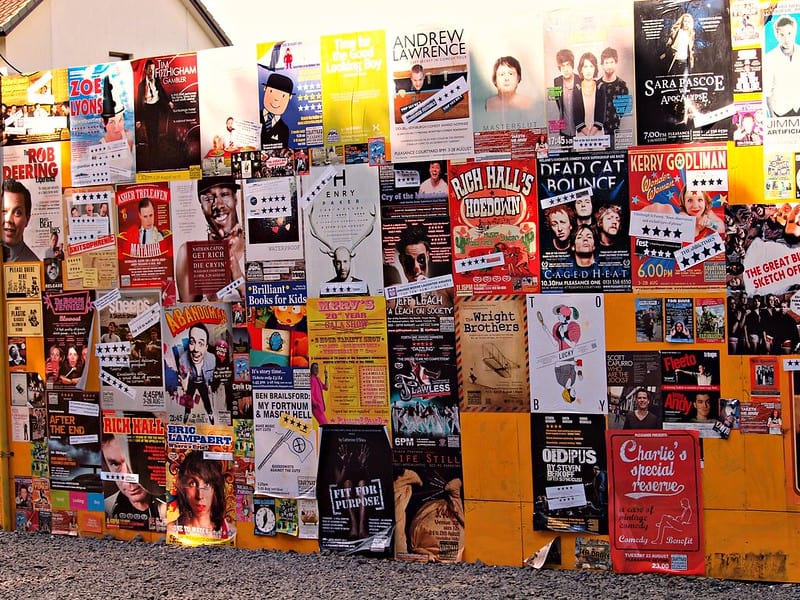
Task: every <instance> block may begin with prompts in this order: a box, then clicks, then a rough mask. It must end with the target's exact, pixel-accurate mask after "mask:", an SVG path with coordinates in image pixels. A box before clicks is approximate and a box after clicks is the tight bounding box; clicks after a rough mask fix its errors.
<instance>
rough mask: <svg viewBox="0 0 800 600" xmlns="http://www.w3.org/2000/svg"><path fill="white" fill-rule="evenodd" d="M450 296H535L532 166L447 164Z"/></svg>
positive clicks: (521, 162)
mask: <svg viewBox="0 0 800 600" xmlns="http://www.w3.org/2000/svg"><path fill="white" fill-rule="evenodd" d="M449 183H450V225H451V231H452V238H453V282H454V283H455V288H456V296H472V295H493V294H526V293H535V292H538V291H539V283H540V282H539V260H538V258H539V257H538V238H539V235H540V229H539V225H538V219H537V207H536V161H535V160H534V159H532V158H530V159H526V160H511V161H491V162H481V163H465V164H460V165H457V164H451V165H450V173H449Z"/></svg>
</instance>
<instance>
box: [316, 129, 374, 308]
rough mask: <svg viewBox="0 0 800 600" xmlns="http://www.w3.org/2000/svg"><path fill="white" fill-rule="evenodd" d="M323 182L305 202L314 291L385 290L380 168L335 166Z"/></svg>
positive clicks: (328, 293) (332, 293)
mask: <svg viewBox="0 0 800 600" xmlns="http://www.w3.org/2000/svg"><path fill="white" fill-rule="evenodd" d="M326 123H327V120H326ZM317 186H318V187H317V193H316V194H315V195H309V196H308V198H309V200H310V203H309V204H307V205H306V206H305V207H304V208H303V227H304V231H303V239H304V248H305V256H306V275H307V282H308V295H309V297H314V298H319V297H321V296H370V295H377V294H381V293H383V276H382V271H381V215H380V205H379V192H378V189H379V188H378V179H377V173H376V171H375V170H374V169H371V168H370V167H369V166H368V165H348V166H345V167H335V168H334V171H333V174H332V176H331V177H328V178H324V179H323V180H322V181H321V182H320V183H318V184H317Z"/></svg>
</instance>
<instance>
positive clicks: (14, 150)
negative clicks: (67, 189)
mask: <svg viewBox="0 0 800 600" xmlns="http://www.w3.org/2000/svg"><path fill="white" fill-rule="evenodd" d="M66 145H67V144H66V143H61V142H48V143H42V144H30V145H26V146H9V147H5V148H3V165H2V167H3V179H4V180H5V183H4V186H3V189H4V190H5V192H4V195H5V197H4V201H3V207H4V210H5V211H10V210H11V209H12V207H13V208H19V212H20V213H21V214H20V216H19V217H17V218H15V219H14V220H13V224H12V221H9V223H8V224H7V225H5V226H4V229H5V230H4V232H3V261H4V262H22V261H33V260H43V259H46V258H47V255H48V250H50V252H51V253H52V252H53V235H55V236H56V239H57V240H58V243H61V244H63V241H64V239H63V234H62V230H61V228H62V216H61V186H62V169H63V168H64V166H63V162H62V151H66ZM65 158H66V157H65ZM67 164H69V162H68V161H67ZM12 179H13V180H15V181H14V182H12V181H11V180H12Z"/></svg>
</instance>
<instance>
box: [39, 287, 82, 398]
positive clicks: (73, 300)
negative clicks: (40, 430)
mask: <svg viewBox="0 0 800 600" xmlns="http://www.w3.org/2000/svg"><path fill="white" fill-rule="evenodd" d="M93 301H94V292H92V291H82V292H62V293H52V294H45V295H44V331H45V332H46V335H45V336H44V348H45V356H44V361H45V367H44V371H45V377H46V380H47V389H48V390H51V389H75V388H77V389H81V390H82V389H84V388H85V386H86V377H87V375H88V372H89V368H88V364H87V363H88V361H89V360H91V354H90V352H89V342H90V341H91V339H92V330H93V327H94V311H93V310H92V302H93Z"/></svg>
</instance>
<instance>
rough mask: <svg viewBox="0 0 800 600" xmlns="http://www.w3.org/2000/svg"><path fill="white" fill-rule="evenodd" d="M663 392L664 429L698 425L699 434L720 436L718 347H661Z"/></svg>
mask: <svg viewBox="0 0 800 600" xmlns="http://www.w3.org/2000/svg"><path fill="white" fill-rule="evenodd" d="M661 377H662V384H661V392H662V394H663V397H664V429H697V430H698V431H700V432H701V433H700V437H717V436H716V434H715V433H713V426H714V423H715V422H716V420H717V416H718V415H719V414H720V413H719V408H720V407H719V401H720V363H719V352H718V351H717V350H662V351H661Z"/></svg>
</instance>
